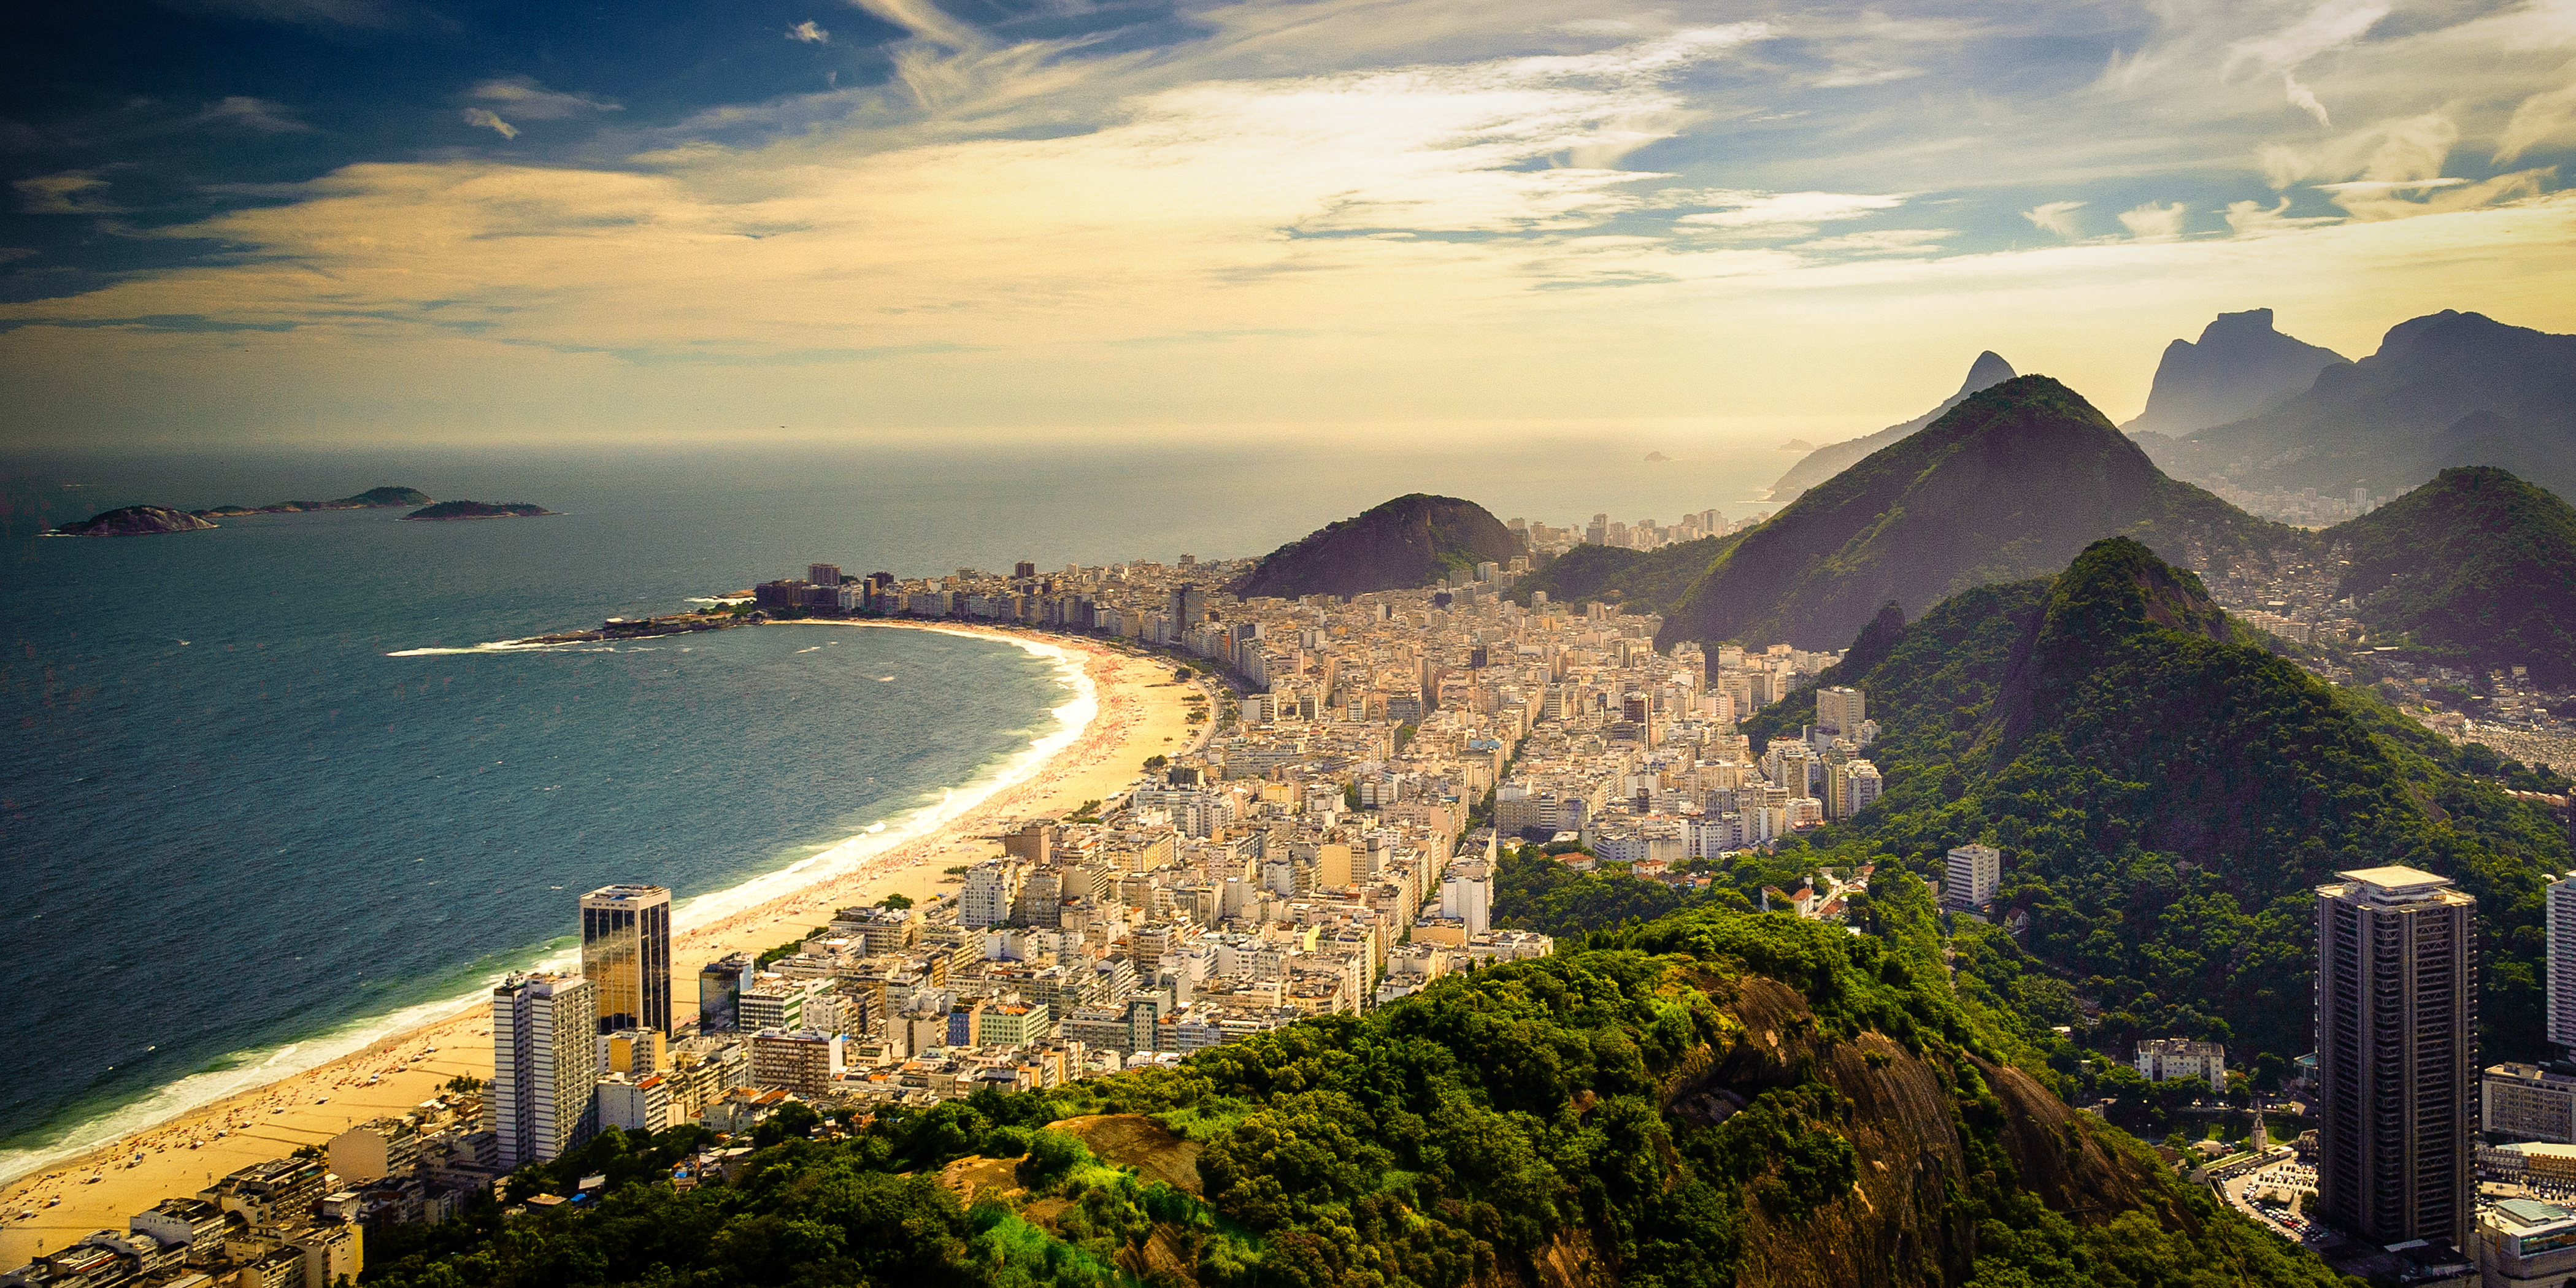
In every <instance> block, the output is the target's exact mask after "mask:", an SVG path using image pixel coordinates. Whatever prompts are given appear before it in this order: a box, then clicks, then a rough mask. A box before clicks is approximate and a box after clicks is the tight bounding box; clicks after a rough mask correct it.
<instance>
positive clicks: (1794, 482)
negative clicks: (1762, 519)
mask: <svg viewBox="0 0 2576 1288" xmlns="http://www.w3.org/2000/svg"><path fill="white" fill-rule="evenodd" d="M2013 374H2014V373H2013V368H2012V364H2011V363H2009V362H2006V361H2004V360H2003V359H2002V358H2001V357H1999V356H1997V355H1996V354H1995V352H1994V351H1993V350H1991V349H1989V350H1987V351H1986V352H1984V353H1980V354H1978V355H1977V360H1976V361H1975V362H1972V363H1969V364H1968V378H1967V379H1965V380H1962V381H1960V382H1959V392H1957V393H1955V394H1952V395H1950V396H1949V397H1947V398H1944V399H1942V400H1941V405H1940V406H1938V407H1935V408H1933V409H1932V410H1930V411H1927V412H1925V413H1923V414H1922V415H1920V416H1917V417H1915V418H1914V419H1912V420H1909V421H1906V422H1904V423H1902V424H1897V425H1890V426H1888V427H1887V428H1885V429H1882V430H1880V431H1878V432H1877V433H1875V434H1869V435H1865V436H1863V437H1860V438H1853V439H1847V440H1845V441H1843V442H1839V443H1827V444H1826V445H1824V446H1823V447H1819V448H1817V449H1815V450H1814V451H1812V452H1809V453H1807V455H1806V456H1804V457H1802V458H1800V460H1799V461H1798V463H1797V464H1795V465H1792V466H1790V467H1789V472H1788V473H1786V474H1783V475H1781V476H1780V479H1779V481H1778V482H1776V483H1773V484H1772V485H1771V490H1770V491H1768V492H1765V493H1763V494H1762V499H1763V500H1766V501H1791V500H1795V499H1797V496H1798V494H1799V493H1800V492H1804V491H1806V490H1807V489H1808V488H1811V487H1814V486H1815V485H1817V484H1819V483H1822V482H1824V481H1825V480H1826V479H1829V478H1832V477H1833V476H1835V475H1837V474H1840V473H1842V472H1843V471H1844V470H1847V469H1850V468H1851V467H1852V466H1854V465H1857V464H1859V463H1860V461H1861V458H1862V457H1865V456H1867V455H1869V454H1870V453H1872V452H1875V451H1877V450H1878V449H1880V448H1882V447H1885V446H1887V445H1888V444H1890V443H1893V442H1895V441H1897V440H1898V439H1901V438H1904V437H1905V436H1906V435H1908V434H1912V433H1914V432H1915V431H1917V430H1920V429H1923V428H1925V427H1926V426H1929V425H1930V424H1931V423H1932V422H1934V421H1936V420H1939V419H1940V418H1941V414H1942V413H1943V412H1946V411H1948V410H1950V409H1951V408H1953V407H1956V406H1958V405H1959V403H1960V402H1961V401H1962V400H1964V399H1966V398H1967V396H1968V395H1970V394H1972V393H1975V392H1977V391H1978V390H1980V389H1990V388H1993V387H1994V386H1996V385H1999V384H2002V383H2003V382H2005V381H2007V380H2010V379H2012V378H2013Z"/></svg>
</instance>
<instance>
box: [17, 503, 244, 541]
mask: <svg viewBox="0 0 2576 1288" xmlns="http://www.w3.org/2000/svg"><path fill="white" fill-rule="evenodd" d="M213 526H215V525H213V524H211V523H208V522H206V521H205V520H204V519H200V518H198V517H197V516H195V515H193V514H190V513H188V512H187V511H185V510H173V509H170V508H168V507H166V506H158V505H129V506H126V507H125V508H123V509H121V510H109V511H107V512H105V513H103V514H94V515H91V516H90V517H89V518H86V519H83V520H81V521H79V522H77V523H66V524H64V525H62V526H61V527H58V528H56V529H54V532H55V533H57V534H59V535H61V536H66V537H148V536H155V535H158V534H160V533H164V532H195V531H198V530H199V529H202V528H211V527H213Z"/></svg>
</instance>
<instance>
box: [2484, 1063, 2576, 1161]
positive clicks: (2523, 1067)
mask: <svg viewBox="0 0 2576 1288" xmlns="http://www.w3.org/2000/svg"><path fill="white" fill-rule="evenodd" d="M2478 1122H2479V1126H2480V1127H2481V1128H2482V1129H2483V1130H2486V1131H2488V1132H2492V1133H2494V1134H2496V1135H2498V1136H2503V1137H2505V1138H2507V1139H2510V1140H2535V1141H2541V1142H2544V1143H2546V1144H2551V1145H2576V1077H2569V1076H2567V1075H2566V1074H2563V1073H2551V1072H2550V1071H2548V1070H2546V1069H2543V1068H2541V1067H2540V1066H2539V1065H2536V1064H2499V1065H2492V1066H2490V1067H2489V1068H2488V1069H2487V1071H2486V1074H2485V1076H2483V1077H2481V1078H2479V1079H2478Z"/></svg>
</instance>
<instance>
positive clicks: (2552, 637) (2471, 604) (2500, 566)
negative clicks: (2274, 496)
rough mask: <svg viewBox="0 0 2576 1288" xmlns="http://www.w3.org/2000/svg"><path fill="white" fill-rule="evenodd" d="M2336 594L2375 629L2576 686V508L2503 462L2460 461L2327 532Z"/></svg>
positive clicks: (2470, 661) (2450, 655) (2478, 662)
mask: <svg viewBox="0 0 2576 1288" xmlns="http://www.w3.org/2000/svg"><path fill="white" fill-rule="evenodd" d="M2325 539H2326V541H2327V543H2328V544H2329V546H2331V547H2332V548H2334V550H2335V553H2336V557H2337V558H2340V559H2342V560H2343V561H2344V564H2345V567H2344V574H2343V581H2342V584H2341V585H2340V586H2339V587H2338V589H2339V590H2340V591H2341V593H2343V594H2346V595H2349V596H2351V597H2352V598H2353V600H2354V615H2355V616H2357V617H2359V618H2361V620H2362V622H2363V624H2364V625H2367V626H2369V627H2370V628H2371V629H2372V630H2373V631H2384V632H2403V633H2405V634H2407V635H2410V636H2412V637H2413V641H2414V643H2415V644H2417V645H2418V646H2420V647H2422V648H2424V649H2426V650H2428V651H2430V652H2433V653H2436V654H2438V655H2440V656H2442V657H2444V658H2445V659H2447V660H2451V661H2455V662H2460V663H2465V664H2467V665H2470V666H2475V667H2479V668H2496V667H2506V666H2517V665H2525V666H2529V667H2530V668H2531V673H2532V676H2533V678H2534V679H2536V680H2538V681H2539V682H2540V683H2542V684H2544V685H2547V686H2550V687H2552V688H2560V687H2566V686H2569V685H2576V507H2570V506H2569V505H2568V504H2567V503H2566V502H2565V501H2562V500H2560V499H2559V498H2558V496H2557V495H2556V494H2554V493H2552V492H2550V491H2548V490H2547V489H2545V488H2539V487H2534V486H2532V485H2531V484H2529V483H2525V482H2523V481H2522V480H2521V479H2518V478H2515V477H2514V476H2513V475H2511V474H2509V473H2507V472H2505V471H2503V470H2500V469H2493V468H2488V467H2479V466H2461V467H2457V468H2453V469H2447V470H2444V471H2442V472H2441V473H2440V474H2438V475H2435V476H2434V478H2433V481H2432V482H2430V483H2427V484H2425V485H2424V486H2422V487H2419V488H2417V489H2415V490H2414V491H2412V492H2409V493H2407V494H2406V495H2404V496H2401V497H2399V498H2397V499H2396V500H2394V501H2391V502H2389V503H2388V504H2387V505H2384V506H2381V507H2380V508H2379V509H2377V510H2374V511H2372V512H2371V513H2369V514H2366V515H2363V516H2362V517H2360V518H2358V519H2353V520H2349V521H2347V522H2344V523H2340V524H2337V525H2335V526H2334V527H2331V528H2328V529H2326V533H2325Z"/></svg>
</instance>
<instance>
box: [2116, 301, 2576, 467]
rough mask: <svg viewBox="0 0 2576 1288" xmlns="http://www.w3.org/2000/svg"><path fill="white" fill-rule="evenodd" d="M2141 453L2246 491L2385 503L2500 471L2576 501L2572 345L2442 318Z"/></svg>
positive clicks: (2475, 320) (2475, 317)
mask: <svg viewBox="0 0 2576 1288" xmlns="http://www.w3.org/2000/svg"><path fill="white" fill-rule="evenodd" d="M2144 441H2145V442H2146V443H2147V445H2148V446H2149V449H2150V450H2151V451H2153V452H2154V453H2155V456H2156V463H2157V464H2159V465H2161V466H2163V467H2164V468H2165V469H2167V470H2169V471H2171V472H2172V473H2174V474H2175V475H2177V476H2180V477H2182V478H2188V479H2198V480H2207V481H2212V482H2215V481H2222V480H2223V481H2225V482H2227V483H2229V484H2232V485H2235V486H2238V487H2247V488H2265V489H2268V488H2302V487H2313V488H2316V489H2317V490H2318V491H2320V492H2324V493H2326V494H2328V495H2340V494H2342V493H2344V492H2347V491H2349V490H2351V489H2353V488H2356V487H2366V488H2368V489H2369V490H2370V491H2371V492H2373V493H2377V494H2380V495H2387V494H2390V493H2395V492H2402V491H2405V490H2407V489H2409V488H2412V487H2415V486H2416V485H2418V484H2420V483H2422V482H2424V481H2425V480H2427V479H2430V478H2431V477H2433V475H2434V474H2435V473H2436V472H2438V471H2440V470H2441V469H2443V468H2445V467H2447V466H2452V465H2497V466H2502V467H2504V468H2506V469H2510V470H2512V471H2514V472H2515V473H2517V474H2520V475H2521V476H2522V477H2524V478H2526V479H2530V480H2532V481H2534V482H2536V483H2539V484H2540V485H2542V486H2544V487H2547V488H2551V489H2553V490H2555V491H2557V492H2558V493H2560V494H2561V495H2576V335H2550V334H2548V333H2546V332H2541V331H2534V330H2532V329H2530V328H2528V327H2518V326H2507V325H2505V324H2504V323H2501V322H2498V321H2496V320H2494V319H2493V318H2489V317H2485V316H2483V315H2481V314H2476V313H2457V312H2453V311H2451V310H2448V309H2445V310H2443V311H2442V312H2440V313H2436V314H2432V315H2430V316H2427V317H2420V318H2414V319H2411V320H2409V321H2405V322H2401V323H2398V324H2397V325H2396V326H2394V327H2391V328H2389V331H2388V334H2387V336H2386V337H2385V338H2384V339H2383V340H2382V341H2381V342H2380V346H2379V351H2378V352H2376V353H2374V354H2372V355H2370V356H2369V357H2367V358H2364V359H2362V360H2361V361H2359V362H2356V363H2353V364H2351V365H2350V366H2333V367H2328V368H2326V369H2325V370H2323V371H2321V372H2319V373H2318V375H2317V379H2316V383H2315V385H2314V386H2313V387H2311V388H2310V389H2308V391H2307V392H2305V393H2302V394H2299V395H2297V396H2296V397H2293V398H2291V399H2289V400H2288V401H2286V402H2283V403H2280V404H2279V405H2277V406H2274V407H2272V408H2270V409H2269V410H2266V411H2263V412H2260V413H2258V414H2255V415H2253V416H2250V417H2248V418H2246V419H2244V420H2240V421H2236V422H2234V423H2232V424H2226V425H2220V426H2217V427H2216V428H2213V429H2204V430H2201V431H2200V432H2198V433H2196V434H2192V435H2190V436H2188V437H2185V438H2179V439H2149V440H2144Z"/></svg>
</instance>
